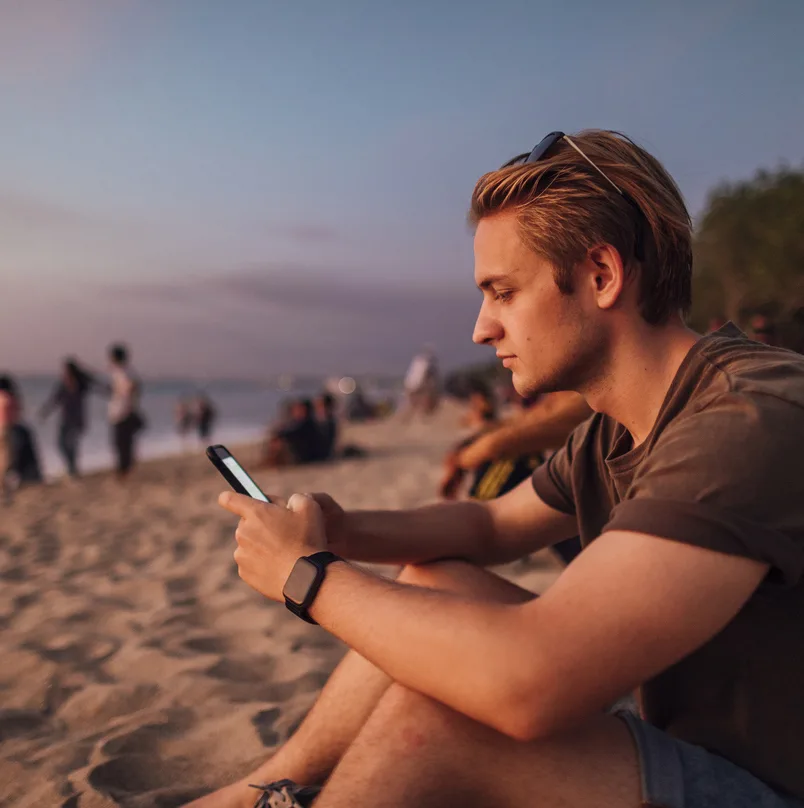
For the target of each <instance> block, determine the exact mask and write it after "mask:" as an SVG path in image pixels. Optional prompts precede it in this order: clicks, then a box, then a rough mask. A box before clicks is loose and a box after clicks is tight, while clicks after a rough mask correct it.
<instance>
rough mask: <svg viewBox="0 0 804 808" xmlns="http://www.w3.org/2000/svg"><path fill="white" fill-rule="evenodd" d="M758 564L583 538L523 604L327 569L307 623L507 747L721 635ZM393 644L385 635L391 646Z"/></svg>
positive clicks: (624, 537) (668, 545)
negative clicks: (497, 735) (500, 737)
mask: <svg viewBox="0 0 804 808" xmlns="http://www.w3.org/2000/svg"><path fill="white" fill-rule="evenodd" d="M767 569H768V567H767V565H766V564H763V563H761V562H757V561H753V560H751V559H747V558H741V557H737V556H728V555H724V554H721V553H717V552H714V551H711V550H705V549H702V548H699V547H694V546H690V545H685V544H682V543H679V542H674V541H669V540H666V539H660V538H657V537H655V536H648V535H644V534H639V533H628V532H612V533H609V534H604V535H603V536H601V537H600V538H599V539H597V540H596V541H595V542H593V543H592V544H591V545H590V546H589V547H588V548H587V549H586V550H585V551H584V552H583V553H581V555H580V556H579V557H578V558H577V559H576V560H575V561H574V562H573V563H572V564H571V565H570V566H569V567H568V568H567V570H565V571H564V573H563V574H562V576H561V577H560V578H559V579H558V581H557V582H556V583H555V584H554V585H553V586H552V587H551V588H550V589H549V590H548V591H547V593H546V594H545V595H544V596H543V597H541V598H537V599H535V600H533V601H531V602H529V603H527V604H524V605H521V606H508V605H501V604H495V603H488V602H484V601H473V600H470V599H466V598H460V597H457V596H455V595H452V594H450V593H445V592H438V591H435V590H426V589H421V588H418V587H411V586H405V585H404V584H398V583H395V582H392V581H388V580H385V579H383V578H379V577H377V576H373V575H371V574H370V573H367V572H365V571H363V570H360V569H357V568H355V567H352V566H349V565H346V564H334V565H332V566H331V567H330V568H329V570H330V572H328V574H327V578H326V580H325V582H324V585H323V586H322V588H321V590H320V592H319V594H318V597H317V599H316V601H315V603H314V605H313V607H312V608H311V614H312V616H313V617H314V618H315V619H316V620H317V621H318V622H319V623H320V624H321V625H322V626H323V627H324V628H326V629H327V630H328V631H330V632H331V633H332V634H334V635H335V636H337V637H339V638H340V639H342V640H343V641H344V642H345V643H346V644H347V645H349V646H350V647H351V648H353V649H355V650H356V651H357V652H358V653H359V654H360V655H361V656H363V657H365V658H366V659H368V660H369V661H370V662H372V663H373V664H375V665H376V666H377V667H379V668H380V669H381V670H383V671H385V672H386V673H387V674H388V675H389V676H390V677H391V678H392V679H394V680H395V681H396V682H398V683H400V684H402V685H404V686H406V687H408V688H410V689H412V690H415V691H417V692H421V693H424V694H425V695H428V696H430V697H431V698H434V699H436V700H438V701H440V702H442V703H444V704H446V705H448V706H450V707H452V708H453V709H455V710H457V711H458V712H460V713H463V714H465V715H468V716H470V717H472V718H474V719H476V720H478V721H480V722H482V723H485V724H487V725H489V726H491V727H495V728H496V729H498V730H499V731H501V732H504V733H506V734H508V735H511V736H512V737H515V738H518V739H521V740H531V739H535V738H539V737H545V736H547V735H550V734H552V733H554V732H557V731H560V730H562V729H564V728H566V727H569V726H570V725H571V724H572V723H574V722H576V721H578V720H581V719H583V718H585V717H586V716H589V715H592V714H594V713H595V712H598V711H600V710H602V709H604V708H605V707H606V706H607V705H608V704H611V703H612V702H613V701H614V700H615V699H616V698H618V697H619V696H621V695H622V694H623V693H626V692H628V691H629V690H631V689H633V688H634V687H635V686H637V685H638V684H640V683H642V682H644V681H647V680H648V679H650V678H652V677H653V676H655V675H656V674H658V673H659V672H661V671H662V670H665V669H666V668H668V667H669V666H671V665H672V664H674V663H675V662H677V661H678V660H680V659H682V658H683V657H684V656H686V655H687V654H689V653H691V652H692V651H693V650H695V649H696V648H698V647H700V646H701V645H703V644H704V643H705V642H706V641H707V640H709V639H710V638H711V637H713V636H714V635H715V634H716V633H717V632H719V631H720V630H721V629H722V628H723V627H724V626H725V625H726V624H727V623H729V622H730V621H731V619H732V618H733V617H734V616H735V615H736V614H737V612H738V611H739V610H740V609H741V608H742V606H743V605H744V603H745V602H746V601H747V600H748V598H749V597H750V596H751V594H752V593H753V592H754V590H755V589H756V587H757V586H758V585H759V583H760V582H761V580H762V579H763V577H764V576H765V574H766V572H767ZM389 638H393V639H392V641H391V640H389Z"/></svg>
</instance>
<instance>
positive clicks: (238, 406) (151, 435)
mask: <svg viewBox="0 0 804 808" xmlns="http://www.w3.org/2000/svg"><path fill="white" fill-rule="evenodd" d="M16 380H17V383H18V384H19V386H20V389H21V393H22V400H23V420H24V421H25V423H26V424H27V425H28V426H29V427H31V429H32V430H33V431H34V434H35V436H36V442H37V447H38V450H39V457H40V461H41V463H42V467H43V472H44V474H45V476H46V477H47V478H49V479H52V478H54V477H59V476H61V475H62V474H64V472H65V469H64V464H63V462H62V459H61V457H60V455H59V452H58V449H57V433H58V424H59V413H58V411H55V412H53V413H51V415H50V417H49V418H48V419H47V420H46V421H44V422H43V421H41V420H40V418H39V410H40V408H41V407H42V405H43V403H44V402H45V401H46V400H47V398H48V396H49V395H50V393H51V392H52V390H53V388H54V386H55V384H56V379H55V378H43V377H35V378H33V377H32V378H26V377H17V379H16ZM198 390H199V387H198V386H197V385H195V384H194V383H193V382H188V381H177V382H166V381H158V382H157V381H151V382H149V381H143V396H142V412H143V414H144V415H145V418H146V420H147V428H146V429H145V430H144V431H143V432H142V433H141V435H140V439H139V443H138V456H139V458H140V459H148V458H156V457H166V456H169V455H176V454H180V453H181V452H182V451H184V450H186V449H187V448H189V447H192V448H193V449H197V448H199V447H200V446H201V443H200V441H198V440H197V438H196V436H195V435H194V434H193V435H192V436H191V438H190V440H188V441H186V443H185V444H184V445H183V444H182V441H181V439H180V437H179V435H178V433H177V431H176V426H175V407H176V402H177V401H178V399H179V398H180V397H182V396H191V395H193V394H194V393H197V392H198ZM320 390H321V385H320V384H314V383H312V382H311V383H309V385H303V386H298V387H295V388H294V389H293V390H291V391H288V392H285V391H282V390H278V389H277V388H276V386H268V385H261V384H259V383H251V382H231V381H213V382H208V383H205V384H204V385H203V391H204V392H205V393H206V394H207V395H208V396H209V398H210V399H211V400H212V403H213V404H214V406H215V409H216V410H217V414H218V417H217V420H216V422H215V427H214V431H213V434H212V442H215V443H223V444H236V443H243V442H247V441H253V440H257V439H259V438H260V437H261V436H262V435H264V433H265V430H266V428H267V426H268V425H269V424H270V423H271V422H272V421H273V420H274V419H275V418H276V415H277V409H278V405H279V403H280V402H281V401H282V400H283V399H285V398H288V397H296V396H298V397H301V396H312V395H315V394H316V393H318V392H319V391H320ZM107 402H108V399H107V398H106V397H105V396H103V395H101V394H97V393H93V394H91V395H90V398H89V401H88V404H89V406H88V415H89V419H88V420H89V424H88V426H87V430H86V432H85V433H84V436H83V440H82V442H81V451H80V456H79V468H80V470H81V471H82V472H88V471H98V470H101V469H109V468H112V466H113V462H114V460H113V455H112V450H111V447H110V442H109V425H108V421H107V417H106V408H107Z"/></svg>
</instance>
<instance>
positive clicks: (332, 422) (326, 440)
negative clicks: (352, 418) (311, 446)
mask: <svg viewBox="0 0 804 808" xmlns="http://www.w3.org/2000/svg"><path fill="white" fill-rule="evenodd" d="M336 410H337V404H336V402H335V396H333V395H332V394H331V393H322V394H321V395H319V396H317V397H316V400H315V415H316V419H317V420H318V431H319V441H320V444H319V460H329V459H330V458H331V457H333V456H334V455H335V450H336V446H337V444H338V418H337V412H336Z"/></svg>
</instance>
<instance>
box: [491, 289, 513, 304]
mask: <svg viewBox="0 0 804 808" xmlns="http://www.w3.org/2000/svg"><path fill="white" fill-rule="evenodd" d="M512 294H513V292H495V294H494V299H495V300H496V301H497V302H498V303H505V302H506V301H507V300H510V299H511V295H512Z"/></svg>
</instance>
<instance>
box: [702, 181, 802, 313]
mask: <svg viewBox="0 0 804 808" xmlns="http://www.w3.org/2000/svg"><path fill="white" fill-rule="evenodd" d="M694 252H695V264H694V266H695V271H694V273H693V289H694V293H693V300H694V301H695V303H694V304H693V312H692V318H691V319H692V321H693V323H694V324H695V325H696V326H698V327H699V328H700V327H705V325H706V323H707V322H708V321H709V320H710V319H711V318H715V317H724V318H726V319H729V320H733V321H734V322H736V323H743V322H744V320H745V318H746V317H747V316H749V315H750V314H751V313H752V312H763V313H765V314H769V315H772V316H773V317H775V318H776V319H777V320H778V321H779V322H780V323H782V324H783V323H792V322H793V321H795V320H797V318H798V317H800V314H797V312H801V311H804V171H801V170H799V171H795V170H791V169H788V168H781V169H778V170H777V171H773V172H769V171H760V172H759V173H758V174H757V175H756V176H755V177H754V178H753V179H751V180H748V181H743V182H737V183H726V184H723V185H721V186H719V187H718V188H716V189H715V190H714V192H713V193H712V194H711V195H710V196H709V200H708V204H707V208H706V210H705V212H704V215H703V217H702V219H701V222H700V225H699V226H698V228H697V231H696V234H695V242H694Z"/></svg>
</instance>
